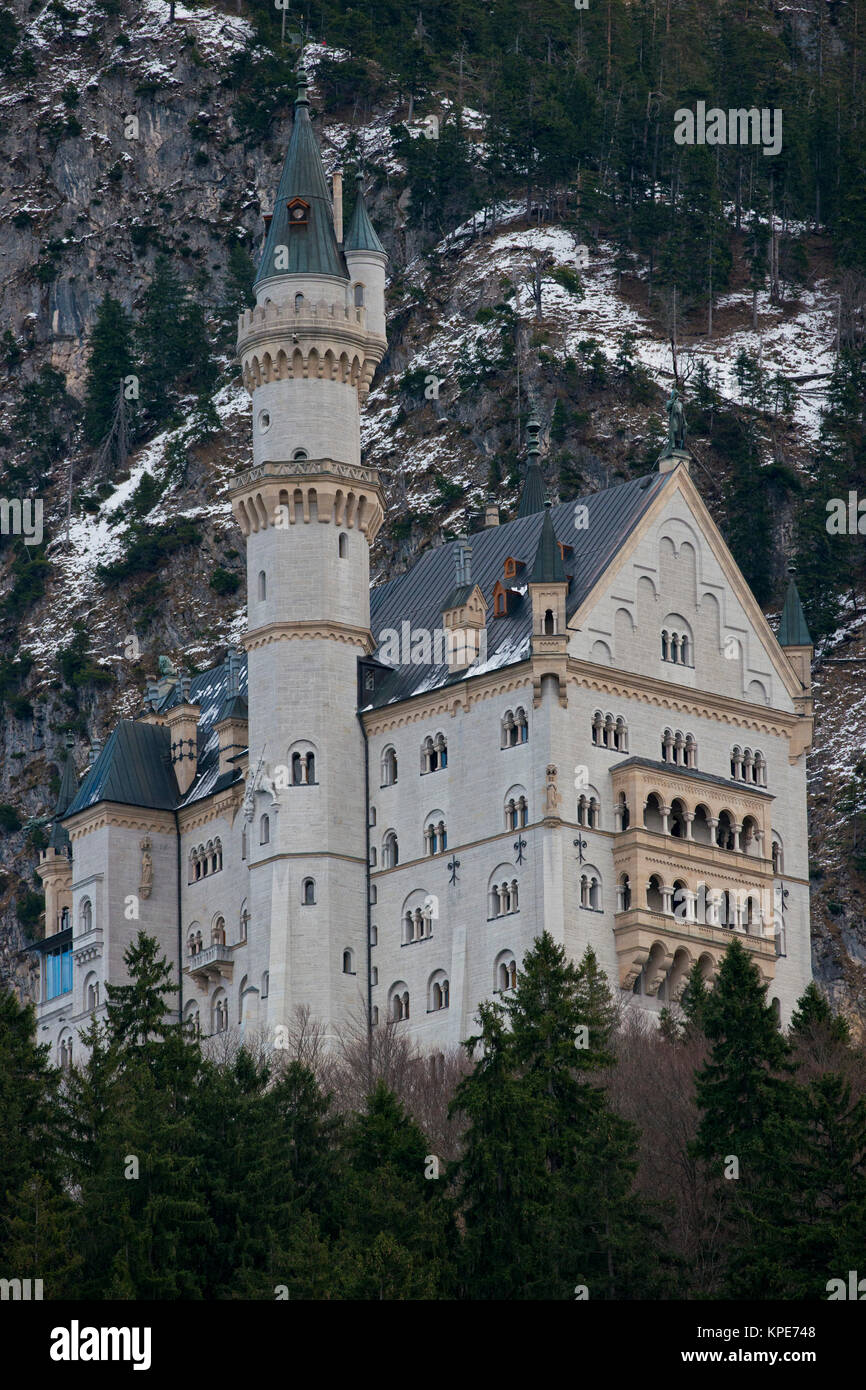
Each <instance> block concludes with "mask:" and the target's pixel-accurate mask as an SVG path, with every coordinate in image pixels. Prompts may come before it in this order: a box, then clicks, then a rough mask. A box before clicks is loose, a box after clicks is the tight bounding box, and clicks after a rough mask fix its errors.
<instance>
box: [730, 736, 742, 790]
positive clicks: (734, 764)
mask: <svg viewBox="0 0 866 1390" xmlns="http://www.w3.org/2000/svg"><path fill="white" fill-rule="evenodd" d="M731 776H732V777H733V779H734V781H735V782H741V781H742V780H743V750H742V748H739V747H737V746H736V745H735V746H734V747H733V748H732V749H731Z"/></svg>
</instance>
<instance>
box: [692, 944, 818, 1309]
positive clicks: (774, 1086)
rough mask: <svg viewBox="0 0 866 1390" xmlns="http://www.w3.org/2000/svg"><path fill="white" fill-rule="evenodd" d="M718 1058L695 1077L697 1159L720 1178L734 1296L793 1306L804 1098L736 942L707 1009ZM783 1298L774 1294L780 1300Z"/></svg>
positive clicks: (761, 988) (713, 1055) (761, 990)
mask: <svg viewBox="0 0 866 1390" xmlns="http://www.w3.org/2000/svg"><path fill="white" fill-rule="evenodd" d="M702 1014H703V1031H704V1033H705V1035H706V1037H707V1040H708V1041H709V1044H710V1053H709V1056H708V1058H707V1060H706V1061H705V1063H704V1064H703V1066H702V1067H701V1068H700V1069H699V1070H698V1072H697V1073H696V1076H695V1092H696V1099H697V1104H698V1109H699V1111H700V1120H699V1123H698V1129H697V1138H696V1141H695V1145H694V1152H695V1154H696V1156H697V1157H700V1158H703V1159H704V1160H705V1162H706V1163H707V1164H708V1165H709V1168H710V1171H711V1173H715V1174H716V1176H717V1177H718V1179H719V1187H720V1190H721V1192H722V1195H723V1197H724V1208H723V1210H724V1218H725V1226H726V1234H727V1241H726V1244H727V1250H726V1267H725V1274H724V1279H725V1289H726V1293H727V1295H728V1296H731V1297H754V1298H767V1297H772V1296H776V1297H786V1296H787V1295H786V1294H785V1293H784V1292H783V1291H782V1290H783V1285H784V1280H785V1277H786V1276H785V1272H784V1270H783V1268H782V1267H781V1266H780V1264H779V1261H778V1258H777V1253H776V1252H777V1250H778V1242H777V1241H775V1240H774V1241H773V1242H772V1243H771V1242H770V1240H769V1235H768V1232H769V1230H770V1229H771V1227H772V1226H773V1225H774V1223H775V1225H776V1226H777V1227H778V1228H779V1240H783V1239H788V1238H790V1236H791V1226H792V1221H793V1220H794V1211H795V1209H796V1194H797V1192H798V1190H799V1189H798V1182H799V1179H800V1162H799V1160H798V1158H797V1154H798V1152H799V1149H800V1138H801V1133H802V1117H803V1106H802V1095H801V1093H800V1091H799V1089H798V1088H797V1087H796V1086H795V1085H794V1083H793V1081H792V1080H791V1072H792V1071H793V1067H792V1064H791V1062H790V1060H789V1057H790V1048H789V1047H788V1044H787V1043H786V1042H785V1040H784V1038H783V1037H782V1035H781V1033H780V1032H779V1029H778V1027H777V1024H776V1018H775V1014H774V1012H773V1009H772V1008H771V1007H770V1006H769V1005H768V1004H767V1002H766V985H763V984H761V979H760V975H759V973H758V970H757V967H756V966H755V965H754V964H753V963H752V961H751V960H750V958H749V955H748V952H747V951H746V950H745V948H744V947H743V946H742V945H741V943H740V942H739V941H737V940H736V939H734V940H733V941H732V942H731V944H730V946H729V947H728V949H727V951H726V952H725V955H724V958H723V960H722V964H721V967H720V969H719V973H718V976H717V979H716V983H715V986H714V988H713V990H712V992H711V993H710V994H709V995H708V997H707V999H706V1001H705V1003H704V1005H703V1009H702ZM771 1290H775V1294H774V1293H772V1292H771Z"/></svg>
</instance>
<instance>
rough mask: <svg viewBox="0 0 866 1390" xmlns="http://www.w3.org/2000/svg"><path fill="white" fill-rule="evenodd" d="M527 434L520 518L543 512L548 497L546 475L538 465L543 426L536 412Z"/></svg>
mask: <svg viewBox="0 0 866 1390" xmlns="http://www.w3.org/2000/svg"><path fill="white" fill-rule="evenodd" d="M526 433H527V434H528V436H529V444H528V445H527V448H526V475H525V477H524V479H523V491H522V492H521V494H520V505H519V506H518V508H517V515H518V516H534V515H535V513H536V512H540V511H543V509H544V501H545V496H546V493H545V487H544V475H543V474H542V472H541V468H540V467H539V464H538V459H539V455H540V454H541V445H540V444H539V442H538V436H539V434H540V433H541V425H540V424H539V423H538V421H537V420H536V418H535V413H534V412H533V415H532V418H531V419H530V420H529V422H528V423H527V426H526Z"/></svg>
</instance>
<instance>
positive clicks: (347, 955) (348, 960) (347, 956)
mask: <svg viewBox="0 0 866 1390" xmlns="http://www.w3.org/2000/svg"><path fill="white" fill-rule="evenodd" d="M354 973H355V967H354V963H353V959H352V952H351V951H349V950H346V951H344V952H343V974H344V975H354Z"/></svg>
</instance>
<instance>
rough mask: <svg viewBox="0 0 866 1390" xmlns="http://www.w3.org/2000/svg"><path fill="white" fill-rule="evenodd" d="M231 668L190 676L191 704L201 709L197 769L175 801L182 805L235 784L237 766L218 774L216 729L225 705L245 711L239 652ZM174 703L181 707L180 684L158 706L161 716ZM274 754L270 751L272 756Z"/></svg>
mask: <svg viewBox="0 0 866 1390" xmlns="http://www.w3.org/2000/svg"><path fill="white" fill-rule="evenodd" d="M232 665H233V662H232V660H231V659H227V660H225V661H224V662H223V663H222V665H221V666H214V667H213V669H212V670H210V671H203V672H202V673H201V675H198V676H193V678H192V680H191V682H190V687H189V698H190V701H191V703H192V704H194V705H199V706H200V707H201V712H200V714H199V721H198V768H197V771H196V775H195V778H194V779H193V782H192V785H191V787H190V788H189V790H188V791H187V793H186V795H185V796H184V797H183V798H182V799H180V800H179V802H178V804H179V805H181V806H189V805H190V803H191V802H193V801H201V799H202V798H203V797H206V796H213V795H214V793H215V792H221V791H223V789H224V788H225V787H229V786H231V784H232V782H236V781H237V780H238V778H239V777H240V776H241V770H240V768H237V767H236V768H233V769H232V771H231V772H222V773H221V772H220V770H219V734H218V733H217V730H216V726H217V724H218V723H219V721H220V719H221V718H224V717H225V716H224V714H223V710H224V709H225V706H226V704H227V703H231V704H232V705H233V706H234V707H235V708H236V709H238V711H240V708H241V707H242V708H243V709H244V711H246V708H247V662H246V656H245V655H243V654H242V653H238V654H237V657H236V658H235V659H234V674H232ZM233 681H235V682H236V683H237V689H236V690H235V691H232V690H231V689H230V687H231V685H232V683H233ZM177 704H180V686H179V685H176V686H175V687H174V689H173V690H170V691H169V693H168V695H167V696H166V697H165V699H164V700H163V702H162V704H161V705H160V707H159V708H160V713H162V712H164V711H165V710H168V709H171V708H172V707H173V706H174V705H177ZM237 717H238V718H246V717H247V716H246V713H244V714H243V715H241V714H240V713H239V712H238V716H237ZM274 751H275V750H274V749H270V750H269V752H270V753H271V754H273V752H274Z"/></svg>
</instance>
